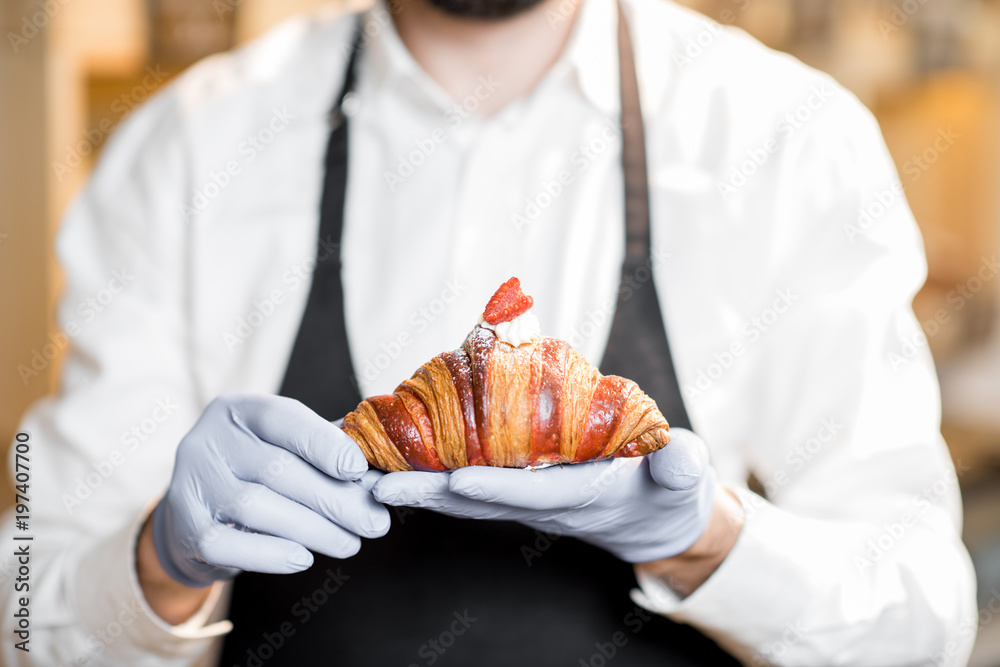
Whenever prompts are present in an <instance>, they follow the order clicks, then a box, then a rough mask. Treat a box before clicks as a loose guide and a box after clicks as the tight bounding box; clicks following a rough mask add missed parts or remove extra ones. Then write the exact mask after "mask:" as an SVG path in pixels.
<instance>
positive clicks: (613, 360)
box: [600, 3, 691, 428]
mask: <svg viewBox="0 0 1000 667" xmlns="http://www.w3.org/2000/svg"><path fill="white" fill-rule="evenodd" d="M618 59H619V63H620V74H619V76H620V77H621V125H622V171H623V172H624V175H625V260H624V262H623V263H622V279H621V284H620V286H619V288H618V301H617V304H616V306H615V316H614V319H613V320H612V322H611V335H610V336H609V338H608V345H607V347H606V348H605V350H604V359H603V360H602V361H601V366H600V369H601V372H602V373H604V374H605V375H621V376H622V377H627V378H629V379H630V380H633V381H634V382H635V383H636V384H638V385H639V386H640V387H642V390H643V391H645V392H646V393H647V394H648V395H649V396H650V397H651V398H652V399H653V400H654V401H656V404H657V406H658V407H659V408H660V412H662V413H663V416H664V417H666V419H667V422H669V424H670V425H671V426H679V427H682V428H691V420H690V419H689V418H688V414H687V410H686V409H685V407H684V400H683V398H682V396H681V389H680V385H679V383H678V381H677V374H676V372H675V370H674V361H673V357H672V356H671V354H670V343H669V342H668V341H667V332H666V329H665V328H664V326H663V313H662V312H661V311H660V300H659V298H658V296H657V294H656V285H655V284H654V283H653V268H654V262H653V255H652V252H651V246H652V243H651V240H650V225H649V177H648V174H647V171H646V138H645V135H644V132H643V122H642V107H641V105H640V102H639V84H638V81H637V79H636V73H635V58H634V56H633V52H632V40H631V36H630V35H629V29H628V23H627V22H626V20H625V14H624V12H623V11H622V6H621V3H618Z"/></svg>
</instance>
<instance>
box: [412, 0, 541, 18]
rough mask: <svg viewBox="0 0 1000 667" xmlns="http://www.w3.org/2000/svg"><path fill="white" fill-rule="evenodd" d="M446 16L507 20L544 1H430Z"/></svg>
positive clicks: (429, 0)
mask: <svg viewBox="0 0 1000 667" xmlns="http://www.w3.org/2000/svg"><path fill="white" fill-rule="evenodd" d="M428 2H429V3H430V4H431V5H432V6H434V7H437V8H438V9H440V10H441V11H442V12H444V13H445V14H448V15H450V16H455V17H458V18H466V19H486V20H492V19H505V18H508V17H510V16H514V15H515V14H519V13H521V12H523V11H525V10H528V9H531V8H532V7H534V6H535V5H537V4H539V3H541V2H542V0H428Z"/></svg>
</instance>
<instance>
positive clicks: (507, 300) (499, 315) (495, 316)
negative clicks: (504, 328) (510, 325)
mask: <svg viewBox="0 0 1000 667" xmlns="http://www.w3.org/2000/svg"><path fill="white" fill-rule="evenodd" d="M534 304H535V300H534V299H532V298H531V297H530V296H525V294H524V292H522V291H521V281H520V280H518V279H517V278H511V279H510V280H508V281H507V282H505V283H504V284H503V285H501V286H500V289H498V290H497V291H496V292H495V293H494V294H493V297H492V298H491V299H490V302H489V303H488V304H486V310H485V311H484V312H483V319H484V320H486V321H487V322H488V323H490V324H492V325H494V326H496V325H497V324H500V323H501V322H510V321H511V320H513V319H514V318H515V317H517V316H519V315H523V314H525V313H526V312H528V310H529V309H530V308H531V307H532V306H533V305H534Z"/></svg>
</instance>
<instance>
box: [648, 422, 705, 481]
mask: <svg viewBox="0 0 1000 667" xmlns="http://www.w3.org/2000/svg"><path fill="white" fill-rule="evenodd" d="M647 458H648V459H649V472H650V474H651V475H652V477H653V481H655V482H656V483H657V484H659V485H660V486H662V487H663V488H665V489H668V490H670V491H687V490H688V489H692V488H694V487H695V486H696V485H697V484H698V482H699V481H700V480H701V478H702V476H703V475H704V474H705V471H706V470H708V467H709V456H708V447H706V446H705V442H704V441H703V440H702V439H701V438H700V437H698V436H697V435H696V434H694V433H692V432H691V431H689V430H687V429H685V428H672V429H670V442H668V443H667V445H666V447H664V448H662V449H659V450H657V451H655V452H653V453H652V454H650V455H649V456H648V457H647Z"/></svg>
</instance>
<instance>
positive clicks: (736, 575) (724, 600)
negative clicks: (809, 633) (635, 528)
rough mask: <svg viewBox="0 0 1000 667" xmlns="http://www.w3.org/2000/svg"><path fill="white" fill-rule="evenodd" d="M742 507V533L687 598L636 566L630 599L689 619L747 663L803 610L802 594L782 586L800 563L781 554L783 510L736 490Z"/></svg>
mask: <svg viewBox="0 0 1000 667" xmlns="http://www.w3.org/2000/svg"><path fill="white" fill-rule="evenodd" d="M733 492H734V493H735V494H736V496H737V497H738V498H739V500H740V503H741V504H742V506H743V513H744V517H745V518H744V523H743V528H742V529H741V531H740V535H739V537H738V538H737V540H736V544H734V545H733V548H732V550H731V551H730V552H729V554H728V555H727V556H726V558H725V560H723V561H722V564H721V565H719V567H718V569H716V571H715V572H713V573H712V575H711V576H710V577H709V578H708V579H707V580H706V581H705V582H704V583H703V584H702V585H701V586H699V587H698V588H697V589H696V590H695V591H694V592H693V593H691V595H689V596H687V597H686V598H681V597H679V596H678V595H677V594H676V593H674V591H673V590H672V589H671V588H670V587H669V586H667V584H666V583H664V582H663V581H662V580H660V579H659V578H657V577H655V576H653V575H651V574H648V573H644V572H642V571H640V570H638V569H637V570H636V580H637V581H638V583H639V586H640V588H636V589H633V590H632V600H633V602H635V603H636V604H637V605H639V606H641V607H644V608H646V609H648V610H649V611H652V612H655V613H658V614H662V615H665V616H669V617H671V618H672V619H673V620H675V621H678V622H682V623H689V624H691V625H693V626H695V627H697V628H698V629H699V630H701V631H702V632H703V633H705V634H706V635H707V636H709V637H711V638H712V639H714V640H715V641H716V642H717V643H718V644H719V645H720V646H721V647H723V648H724V649H725V650H727V651H728V652H729V653H731V654H733V655H734V656H736V657H737V658H740V659H741V660H742V661H744V662H745V663H748V662H750V661H751V660H752V659H753V657H754V656H755V655H756V653H755V651H754V647H756V646H760V645H762V644H764V643H766V642H767V641H769V640H771V639H773V637H774V636H775V635H781V634H782V632H784V631H786V630H787V628H786V627H785V626H786V624H787V623H790V622H791V623H794V621H795V619H798V618H799V617H800V615H801V612H802V609H801V602H802V601H801V600H800V599H799V598H798V596H783V595H781V594H780V591H781V590H783V589H785V588H786V587H788V586H794V585H795V582H794V581H793V580H794V579H795V575H794V574H792V573H795V572H797V571H798V570H799V567H795V566H793V567H789V563H788V562H787V558H785V557H782V556H781V555H780V545H781V544H782V540H783V539H784V540H786V539H787V531H788V529H787V526H785V525H782V524H781V519H782V517H781V516H780V515H781V512H780V510H778V509H777V508H776V507H774V506H773V505H771V504H770V503H769V502H767V501H766V500H764V499H763V498H761V497H760V496H758V495H757V494H755V493H753V492H751V491H749V490H746V489H733Z"/></svg>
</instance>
